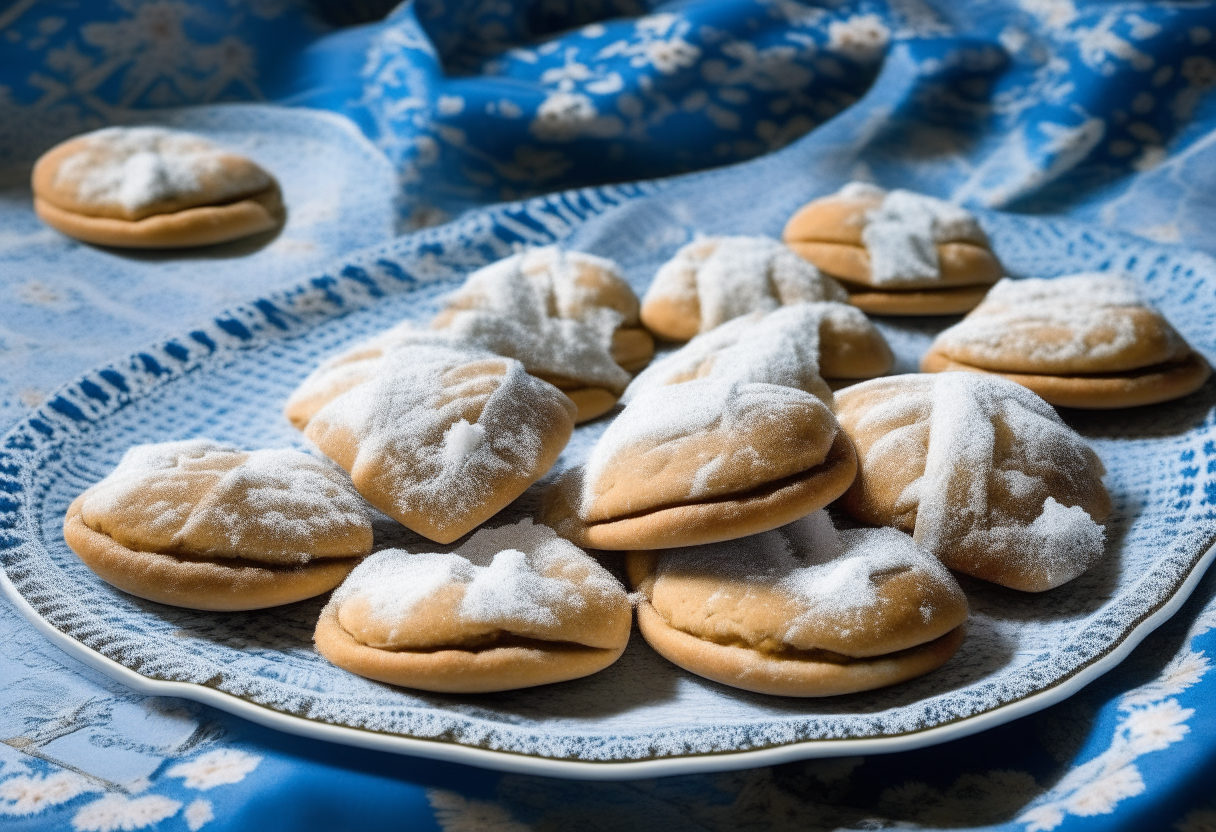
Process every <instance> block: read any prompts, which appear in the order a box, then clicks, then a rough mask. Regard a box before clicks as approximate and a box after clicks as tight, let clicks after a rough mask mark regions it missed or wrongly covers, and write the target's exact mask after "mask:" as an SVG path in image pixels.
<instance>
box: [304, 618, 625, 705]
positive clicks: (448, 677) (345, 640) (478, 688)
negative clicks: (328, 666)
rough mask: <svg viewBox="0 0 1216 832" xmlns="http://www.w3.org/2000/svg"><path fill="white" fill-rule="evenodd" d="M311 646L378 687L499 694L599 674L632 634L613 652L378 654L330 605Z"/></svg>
mask: <svg viewBox="0 0 1216 832" xmlns="http://www.w3.org/2000/svg"><path fill="white" fill-rule="evenodd" d="M313 641H314V643H315V644H316V647H317V652H319V653H320V654H321V655H322V656H323V657H325V659H326V660H327V661H329V662H330V663H332V664H334V665H335V666H337V667H340V668H342V669H343V670H347V671H349V672H351V673H354V674H356V675H358V676H363V677H365V678H368V679H374V680H375V681H378V682H385V683H387V684H390V685H398V686H400V687H406V688H413V689H415V690H426V691H432V692H435V693H495V692H498V691H505V690H517V689H519V688H529V687H536V686H537V685H547V684H552V683H554V682H566V681H570V680H572V679H580V678H582V677H584V676H590V675H591V674H593V673H598V672H599V671H601V670H603V669H604V668H606V667H608V666H609V665H611V664H613V663H614V662H615V661H616V660H617V659H619V658H620V657H621V654H622V653H624V652H625V647H626V646H627V645H628V643H629V630H628V629H626V630H625V634H624V638H623V639H622V640H621V644H620V647H619V648H614V649H605V648H599V647H586V646H582V645H570V644H565V643H563V644H558V643H554V646H553V648H552V649H551V650H546V649H543V648H541V647H540V646H539V644H540V643H539V642H537V644H538V646H537V647H521V646H515V645H512V646H507V647H491V648H488V649H484V650H459V649H453V650H433V651H410V650H380V649H377V648H375V647H368V646H367V645H364V644H360V643H359V642H358V641H357V640H356V639H355V638H354V636H352V635H351V634H350V633H348V632H347V631H346V630H345V629H344V628H343V627H342V625H341V624H340V623H338V612H337V607H336V606H335V604H334V603H333V602H332V601H331V602H330V603H329V604H326V605H325V609H324V610H322V611H321V617H320V619H319V620H318V621H317V628H316V631H315V632H314V635H313Z"/></svg>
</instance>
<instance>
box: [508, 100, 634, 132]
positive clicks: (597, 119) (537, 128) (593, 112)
mask: <svg viewBox="0 0 1216 832" xmlns="http://www.w3.org/2000/svg"><path fill="white" fill-rule="evenodd" d="M623 129H624V125H623V124H622V123H621V120H620V119H618V118H617V117H615V116H601V115H600V113H599V110H597V109H596V107H595V104H594V102H592V100H591V99H590V98H589V97H588V96H585V95H583V94H582V93H571V92H554V93H550V94H549V96H548V97H547V98H546V99H545V100H544V101H542V102H541V105H540V107H538V108H537V110H536V118H534V119H533V120H532V123H531V124H530V125H528V130H529V131H530V132H531V133H532V135H534V136H536V138H538V139H544V140H547V141H558V142H561V141H569V140H571V139H575V138H578V137H579V136H594V137H596V138H608V137H611V136H615V135H619V134H620V132H621V131H622V130H623Z"/></svg>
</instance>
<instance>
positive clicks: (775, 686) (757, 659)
mask: <svg viewBox="0 0 1216 832" xmlns="http://www.w3.org/2000/svg"><path fill="white" fill-rule="evenodd" d="M637 613H638V629H639V630H641V632H642V637H643V638H644V639H646V643H647V644H649V645H650V646H651V647H652V648H653V649H654V650H655V652H657V653H658V654H659V655H660V656H662V657H663V658H665V659H667V660H668V661H669V662H671V663H672V664H674V665H676V666H678V667H681V668H683V669H684V670H687V671H688V672H689V673H693V674H696V675H697V676H702V677H704V678H706V679H710V680H711V681H714V682H718V683H720V684H723V685H728V686H730V687H735V688H741V689H743V690H748V691H752V692H753V693H763V694H768V695H771V696H798V697H821V696H839V695H841V694H846V693H858V692H860V691H865V690H873V689H875V688H881V687H887V686H889V685H894V684H898V683H900V682H905V681H907V680H909V679H914V678H916V677H917V676H923V675H924V674H926V673H929V672H931V671H934V670H936V669H938V668H939V667H941V666H942V665H944V664H945V663H946V662H947V661H948V660H949V659H950V657H951V656H953V655H954V653H955V652H956V651H957V650H958V648H959V646H960V645H962V643H963V637H964V635H965V630H966V628H965V626H963V625H960V626H958V627H956V628H954V629H953V630H951V631H949V632H948V633H946V634H945V635H944V636H940V637H939V638H936V639H934V640H932V641H929V642H926V643H925V644H922V645H919V646H917V647H913V648H910V649H908V650H901V651H898V652H897V653H892V654H888V655H885V656H877V657H874V658H872V659H861V660H857V661H852V662H848V663H845V664H836V663H833V662H817V661H808V660H803V659H791V658H779V657H775V656H768V655H765V654H763V653H761V652H760V651H758V650H751V649H749V648H746V647H735V646H732V645H722V644H715V643H714V642H711V641H706V640H704V639H700V638H697V637H696V636H692V635H689V634H688V633H685V632H683V631H681V630H677V629H675V628H674V627H671V626H669V625H668V624H667V622H665V621H664V620H663V617H662V616H661V615H659V613H658V612H657V611H656V610H655V609H654V608H653V607H652V606H651V605H650V602H649V601H643V602H641V603H640V604H639V605H638V610H637Z"/></svg>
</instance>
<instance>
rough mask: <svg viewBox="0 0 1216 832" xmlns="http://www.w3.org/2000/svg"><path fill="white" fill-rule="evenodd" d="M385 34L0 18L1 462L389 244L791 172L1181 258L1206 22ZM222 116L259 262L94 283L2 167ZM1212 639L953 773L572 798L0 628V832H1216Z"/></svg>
mask: <svg viewBox="0 0 1216 832" xmlns="http://www.w3.org/2000/svg"><path fill="white" fill-rule="evenodd" d="M388 6H389V4H387V3H383V2H376V1H375V0H364V2H354V3H347V4H340V3H338V2H336V0H335V1H334V2H329V1H328V0H324V1H323V0H314V2H304V0H249V1H248V2H244V1H243V0H242V1H241V2H238V0H108V1H107V2H100V0H99V1H98V2H90V3H86V4H80V3H77V2H68V0H62V2H60V1H59V0H42V2H35V0H12V1H11V2H8V3H7V4H4V5H0V430H3V429H7V428H8V427H9V426H11V425H12V424H14V423H15V422H17V421H18V420H19V419H20V418H22V417H23V416H24V415H26V414H27V413H28V412H29V411H30V409H31V408H34V407H37V406H38V405H39V404H41V403H42V402H43V401H45V400H46V398H47V397H48V395H49V394H50V393H51V392H52V391H53V390H54V389H55V388H56V387H57V386H59V385H60V384H63V383H65V382H67V381H69V380H70V379H72V378H73V377H74V376H76V375H78V374H80V373H81V372H83V371H85V370H87V369H89V368H90V367H92V366H94V365H98V364H101V363H103V362H105V361H107V360H110V359H113V358H115V357H117V356H121V355H125V354H127V353H129V352H132V351H133V350H135V349H137V348H139V347H140V346H142V345H143V344H144V343H146V342H148V341H151V340H153V339H154V338H155V337H157V336H162V335H166V334H169V333H172V332H178V331H186V330H188V329H189V328H190V326H191V324H192V323H194V322H197V321H201V320H205V319H207V318H209V317H210V316H211V315H213V314H214V313H216V312H218V311H220V310H221V309H223V308H225V307H226V306H229V305H231V304H233V303H235V302H239V301H242V300H245V299H248V298H252V297H255V296H257V295H260V294H265V293H266V292H268V291H271V290H273V289H275V288H278V287H281V286H284V285H287V284H289V283H294V282H297V281H298V280H299V279H301V278H303V277H305V276H306V275H307V273H308V270H309V269H311V268H313V267H314V266H318V265H321V264H324V263H326V262H329V261H331V260H333V259H334V258H337V257H340V256H341V255H344V254H346V253H349V252H350V251H353V250H355V249H358V248H362V247H365V246H369V245H372V244H375V243H379V242H383V241H384V240H386V239H388V238H389V237H390V236H392V235H393V234H395V233H401V232H402V231H405V230H407V229H409V228H412V227H418V226H423V225H429V224H433V223H435V222H440V221H443V220H445V219H447V218H451V217H454V216H456V215H459V214H460V213H462V212H464V211H467V210H470V209H475V208H476V207H477V206H481V205H486V204H489V203H493V202H497V201H501V200H509V199H515V198H519V197H522V196H526V195H529V194H534V193H541V192H545V191H552V190H558V189H564V188H570V187H574V186H581V185H589V184H600V183H607V182H630V181H637V180H643V179H652V178H655V177H668V176H673V175H677V174H682V173H686V172H689V171H695V170H699V169H704V168H708V167H712V166H718V165H724V164H741V165H746V164H747V160H748V159H751V158H754V157H757V156H759V155H762V154H766V153H770V152H772V151H777V150H779V149H780V148H782V147H784V146H786V145H790V144H792V143H797V148H796V149H797V151H798V153H797V157H796V158H798V159H800V160H808V159H810V160H816V161H813V162H811V163H810V164H809V167H808V168H807V169H805V170H800V171H798V174H797V175H800V176H805V177H808V179H809V180H810V181H816V182H817V181H822V182H823V183H824V190H827V189H828V187H829V186H831V187H834V186H835V185H836V184H838V183H839V181H841V180H842V179H843V178H846V177H862V178H870V179H873V180H875V181H878V182H880V183H882V184H884V185H887V186H905V187H912V188H915V189H918V190H922V191H926V192H929V193H933V194H936V195H939V196H943V197H949V198H953V199H956V200H959V201H962V202H965V203H969V204H974V205H978V206H985V207H990V208H996V209H1001V210H1008V211H1017V212H1025V213H1037V214H1043V215H1049V216H1053V217H1066V218H1071V219H1075V220H1082V221H1085V222H1089V223H1093V224H1095V225H1100V226H1103V227H1105V228H1108V229H1114V230H1117V231H1122V232H1127V233H1131V234H1137V235H1141V236H1145V237H1149V238H1152V239H1154V240H1157V241H1162V242H1170V243H1179V244H1182V245H1186V246H1190V247H1193V248H1199V249H1204V250H1207V251H1209V252H1213V253H1216V233H1213V229H1216V95H1214V94H1213V93H1212V90H1213V88H1214V87H1216V4H1213V3H1210V2H1186V3H1162V2H1154V3H1109V2H1104V3H1098V2H1088V3H1087V2H1081V0H1075V1H1074V0H977V2H971V3H962V2H951V0H890V2H886V3H883V2H871V1H870V0H841V2H821V3H813V2H803V1H802V0H683V2H681V1H680V0H674V1H673V2H667V3H657V4H650V3H647V2H642V0H534V2H527V1H526V0H498V2H490V0H481V1H480V2H479V1H478V0H417V2H414V3H411V4H407V5H403V6H401V7H399V8H396V9H394V10H391V11H390V10H389V9H388ZM385 12H388V16H387V17H386V18H384V19H382V20H379V19H377V18H378V17H380V16H381V15H382V14H384V13H385ZM235 101H246V102H247V101H269V102H273V103H274V105H275V106H259V107H253V108H248V109H245V110H242V111H241V112H242V113H244V115H242V116H240V118H241V119H242V120H243V121H242V123H244V124H246V125H248V124H255V125H256V126H257V132H259V133H260V134H261V135H265V136H274V137H275V140H274V141H273V142H269V143H267V144H266V145H265V146H259V145H258V144H257V143H256V142H255V143H253V144H251V145H250V146H249V147H247V148H245V149H246V150H248V152H250V153H251V154H253V155H255V156H256V154H257V153H259V152H263V153H268V154H277V159H278V160H279V161H281V162H282V164H284V165H286V166H287V168H289V169H290V170H289V172H288V173H287V174H285V176H284V183H285V190H286V191H287V193H288V197H289V199H288V202H289V204H291V205H292V208H293V210H292V214H291V221H290V223H289V225H288V227H287V228H286V229H284V232H283V233H282V234H280V235H278V236H277V237H276V238H275V239H273V240H272V241H268V242H267V241H263V242H262V243H260V244H259V247H257V248H245V249H242V248H240V247H237V248H226V249H223V250H222V251H219V252H215V253H212V254H211V255H205V256H204V255H191V256H189V257H181V258H158V257H153V256H137V255H131V256H129V257H127V259H125V260H122V259H121V258H122V257H124V256H123V255H119V254H116V253H107V252H101V251H98V250H95V249H91V248H88V247H80V246H76V245H75V244H73V243H70V242H67V241H65V240H64V239H63V238H61V237H59V236H57V235H56V234H55V233H54V232H51V231H49V230H47V229H45V228H44V227H43V226H41V225H40V224H39V223H38V222H37V221H36V220H35V219H34V218H33V217H32V215H31V213H30V210H29V203H28V200H29V193H28V187H27V186H26V185H25V184H24V182H25V178H26V177H27V176H28V167H29V164H30V162H31V161H32V159H33V158H34V157H35V156H36V155H37V154H38V153H39V152H40V151H41V150H43V149H45V148H46V147H47V146H49V144H51V143H53V142H54V141H56V140H58V139H60V138H63V137H66V136H68V135H71V134H73V133H76V132H79V131H81V130H84V129H88V128H91V127H95V126H100V125H103V124H108V123H115V122H124V121H132V120H140V119H148V118H156V119H164V120H170V121H172V120H173V119H183V120H184V121H181V122H179V123H183V124H198V123H202V122H207V123H209V124H212V125H213V126H214V125H218V126H219V128H222V127H223V125H224V124H230V122H229V121H227V120H228V119H231V118H233V116H232V112H233V110H232V108H224V107H221V108H218V109H216V108H208V109H203V110H185V111H178V112H175V113H172V114H165V113H153V112H151V111H153V110H159V109H161V108H166V107H174V108H180V107H189V106H193V105H201V104H216V103H222V102H235ZM301 107H306V108H311V109H299V108H301ZM317 110H325V111H328V113H323V112H316V111H317ZM192 119H193V120H194V121H191V120H192ZM200 120H201V121H200ZM207 120H210V121H207ZM352 125H353V126H352ZM217 129H218V128H217ZM791 158H793V157H791ZM276 170H277V167H276ZM764 193H765V181H764V179H763V177H758V178H757V181H756V183H755V199H757V200H762V199H763V198H764ZM705 198H706V199H713V198H715V194H714V193H713V192H707V193H706V194H705ZM90 258H91V259H90ZM103 260H104V262H103ZM119 265H121V267H122V268H121V269H118V266H119ZM1209 288H1210V291H1214V292H1216V287H1209ZM1203 454H1204V458H1202V459H1199V458H1197V459H1196V460H1195V465H1196V466H1209V469H1208V470H1216V448H1204V449H1203ZM1197 470H1198V469H1197ZM2 498H3V495H0V499H2ZM1194 498H1195V499H1199V500H1206V501H1208V502H1207V504H1216V494H1203V495H1198V494H1197V495H1194ZM1213 631H1216V573H1214V574H1213V575H1211V576H1209V577H1208V578H1206V579H1205V580H1204V581H1203V582H1202V583H1201V584H1200V585H1199V587H1198V589H1197V590H1196V592H1195V595H1194V596H1193V598H1192V600H1191V601H1190V602H1189V603H1188V604H1187V606H1186V607H1185V608H1184V609H1183V610H1182V612H1181V613H1179V614H1178V615H1177V616H1176V617H1175V618H1174V619H1173V620H1172V621H1171V622H1170V623H1169V624H1167V625H1166V626H1165V627H1163V628H1162V629H1161V630H1159V631H1158V632H1156V633H1155V634H1153V635H1152V636H1150V637H1149V639H1148V640H1147V641H1145V642H1144V644H1142V645H1141V646H1140V647H1139V648H1138V649H1137V650H1136V651H1135V652H1134V653H1133V655H1132V657H1131V658H1130V659H1129V660H1128V661H1126V662H1124V664H1123V665H1121V666H1120V667H1119V668H1118V669H1117V670H1116V671H1114V672H1112V673H1111V674H1109V675H1108V676H1106V677H1104V678H1103V679H1101V680H1100V681H1099V682H1097V683H1095V684H1093V685H1091V686H1090V687H1089V688H1087V689H1086V690H1085V691H1083V692H1082V693H1081V694H1079V695H1077V696H1075V697H1073V698H1072V699H1070V700H1068V701H1066V702H1064V703H1062V704H1060V705H1057V706H1055V707H1053V708H1051V709H1049V710H1047V711H1044V712H1042V713H1040V714H1038V715H1035V716H1032V717H1027V718H1024V719H1022V720H1019V721H1017V722H1015V723H1012V724H1009V725H1006V726H1004V727H1001V728H998V729H995V730H991V731H987V732H985V733H983V734H980V735H977V736H974V737H971V738H969V739H965V740H960V741H956V742H952V743H949V744H946V745H942V746H938V747H936V748H932V749H926V750H922V751H916V752H906V753H901V754H896V755H889V756H882V757H877V756H876V757H868V758H845V759H835V760H826V761H816V762H809V763H792V764H788V765H783V766H778V767H774V768H768V769H759V770H753V771H745V772H739V773H733V774H725V775H705V776H696V777H679V778H671V779H665V780H652V781H631V782H624V783H616V784H587V783H568V782H562V781H555V780H545V779H540V778H533V777H524V776H518V775H499V774H492V773H488V772H482V771H478V770H474V769H469V768H464V767H459V766H454V765H443V764H436V763H432V762H422V761H417V760H411V759H408V758H399V757H392V756H388V755H381V754H376V753H369V752H364V751H357V750H352V749H346V748H341V747H337V746H331V745H326V744H323V743H320V742H316V741H310V740H302V739H296V738H293V737H290V736H287V735H284V734H279V733H275V732H273V731H269V730H266V729H262V728H258V727H255V726H253V725H251V724H249V723H246V722H244V721H241V720H239V719H236V718H233V717H230V716H227V715H225V714H222V713H220V712H218V711H215V710H213V709H210V708H206V707H202V706H198V705H194V704H191V703H186V702H182V701H176V700H172V701H170V700H163V699H156V698H147V697H141V696H137V695H135V694H133V693H131V692H129V691H126V690H124V689H123V688H122V687H121V686H119V685H117V684H115V683H113V682H111V681H109V680H108V679H106V678H105V677H103V676H101V675H99V674H97V673H95V672H93V671H91V670H88V669H86V668H84V667H82V666H80V665H77V664H75V663H74V662H73V661H72V660H70V659H68V658H67V657H65V656H64V655H63V654H61V653H59V652H58V651H57V650H56V649H55V648H54V647H52V646H50V645H49V644H48V643H47V642H45V641H44V640H43V639H42V638H41V637H40V636H39V635H38V634H37V633H36V632H35V631H34V630H33V629H32V628H31V627H30V626H29V625H28V624H26V623H25V622H24V621H23V620H22V619H21V618H20V617H19V616H18V615H17V614H16V612H15V611H13V610H12V609H11V608H10V607H8V606H7V605H6V604H4V603H3V602H0V828H3V829H5V830H8V829H15V830H20V829H27V828H28V829H48V828H72V829H76V830H82V831H83V830H119V829H123V830H134V829H153V828H155V829H165V830H170V829H181V828H183V827H184V828H186V829H190V830H197V829H207V830H217V831H218V830H223V829H250V828H257V827H259V826H261V827H265V828H271V829H277V828H284V829H313V828H316V829H334V828H337V829H345V828H369V829H375V828H380V827H392V828H408V829H415V828H417V829H432V828H438V829H443V830H447V832H458V831H459V830H490V832H494V831H495V830H502V831H503V832H506V831H507V830H512V831H514V830H523V829H558V828H573V829H603V830H610V829H622V828H668V829H671V830H673V832H678V831H679V830H686V829H687V830H739V829H756V830H769V829H774V830H781V829H791V830H793V829H798V830H817V829H824V830H827V829H874V828H887V827H898V828H931V829H936V828H951V829H958V828H1009V829H1016V830H1025V832H1039V830H1054V829H1060V830H1071V829H1077V830H1081V829H1099V828H1111V829H1120V830H1148V829H1170V830H1178V832H1200V830H1212V829H1216V796H1214V794H1213V789H1212V784H1213V783H1214V782H1216V705H1213V700H1214V698H1216V697H1214V694H1216V673H1212V668H1211V662H1210V659H1209V657H1208V656H1207V651H1208V650H1211V649H1216V632H1213Z"/></svg>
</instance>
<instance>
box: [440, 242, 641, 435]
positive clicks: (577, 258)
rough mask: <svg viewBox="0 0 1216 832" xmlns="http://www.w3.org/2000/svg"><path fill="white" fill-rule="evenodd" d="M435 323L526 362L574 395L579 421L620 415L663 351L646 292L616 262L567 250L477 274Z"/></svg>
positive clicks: (529, 254) (528, 255)
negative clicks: (657, 347)
mask: <svg viewBox="0 0 1216 832" xmlns="http://www.w3.org/2000/svg"><path fill="white" fill-rule="evenodd" d="M431 326H432V327H433V328H436V329H440V330H443V331H444V332H446V333H448V334H449V335H450V336H451V337H452V338H453V339H454V340H455V341H457V342H460V343H463V344H466V345H468V346H471V347H476V348H478V349H484V350H488V351H489V352H492V353H495V354H497V355H503V356H506V357H508V358H514V359H516V360H518V361H520V362H522V363H523V365H524V368H525V369H526V370H527V371H528V372H529V373H530V374H532V375H534V376H537V377H538V378H542V379H544V380H545V381H547V382H549V383H550V384H553V385H554V386H555V387H557V388H558V389H559V390H561V391H562V392H564V393H565V394H566V395H567V396H569V397H570V399H571V400H572V401H573V402H574V403H575V405H576V406H577V407H578V418H577V421H579V422H584V421H587V420H588V419H593V418H595V417H596V416H600V415H602V414H604V413H606V412H607V411H609V410H611V409H612V407H613V405H615V404H616V400H617V398H618V397H619V396H620V395H621V393H622V392H623V391H624V389H625V387H626V385H628V384H629V380H630V378H631V374H632V373H635V372H637V371H638V370H640V369H641V368H642V367H645V366H646V364H647V363H649V361H650V359H651V356H653V355H654V339H653V338H652V337H651V335H650V333H649V332H647V331H646V329H645V328H643V327H642V325H641V322H640V320H639V317H638V299H637V296H636V295H635V294H634V293H633V289H632V288H631V287H630V286H629V284H628V283H627V282H626V281H625V278H624V277H623V276H622V275H621V271H620V268H619V267H618V266H617V265H616V263H614V262H613V261H611V260H607V259H605V258H603V257H595V256H593V255H590V254H584V253H581V252H574V251H564V250H562V249H561V248H559V247H558V246H547V247H545V248H538V249H531V250H529V251H525V252H521V253H519V254H516V255H514V256H512V257H508V258H506V259H505V260H500V261H499V262H497V263H492V264H491V265H489V266H486V267H485V268H483V269H479V270H478V271H476V272H473V274H471V275H469V277H468V280H466V281H465V283H464V285H463V286H462V287H461V288H460V289H459V290H458V291H457V292H455V293H454V294H453V295H452V296H451V297H450V298H449V299H448V302H447V306H446V308H445V309H444V310H443V311H441V312H440V313H439V314H438V315H437V316H436V317H435V319H434V321H432V322H431Z"/></svg>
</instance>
